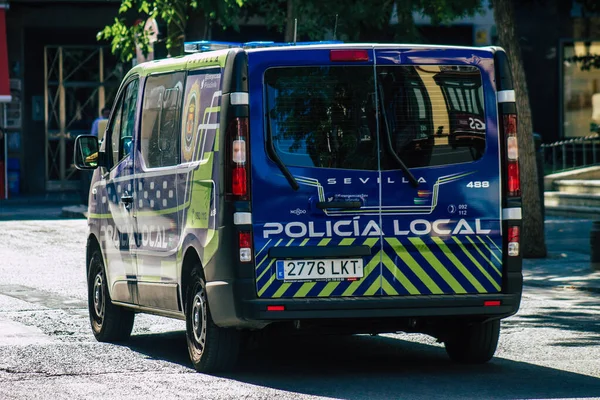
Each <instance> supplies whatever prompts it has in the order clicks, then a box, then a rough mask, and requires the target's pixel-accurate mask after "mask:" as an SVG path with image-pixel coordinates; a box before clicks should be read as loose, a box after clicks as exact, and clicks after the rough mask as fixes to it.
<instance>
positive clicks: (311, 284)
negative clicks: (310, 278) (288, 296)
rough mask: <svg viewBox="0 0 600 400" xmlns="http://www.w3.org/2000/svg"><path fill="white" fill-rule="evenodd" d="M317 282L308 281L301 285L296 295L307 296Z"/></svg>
mask: <svg viewBox="0 0 600 400" xmlns="http://www.w3.org/2000/svg"><path fill="white" fill-rule="evenodd" d="M316 284H317V282H306V283H304V284H302V286H300V289H298V291H297V292H296V293H294V297H305V296H306V295H307V294H308V292H310V290H311V289H312V288H313V287H314V286H315V285H316Z"/></svg>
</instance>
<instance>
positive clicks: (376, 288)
mask: <svg viewBox="0 0 600 400" xmlns="http://www.w3.org/2000/svg"><path fill="white" fill-rule="evenodd" d="M380 288H381V280H380V279H375V280H374V281H373V283H372V284H371V286H370V287H369V288H368V289H367V291H366V292H365V296H374V295H375V294H377V292H378V291H379V289H380Z"/></svg>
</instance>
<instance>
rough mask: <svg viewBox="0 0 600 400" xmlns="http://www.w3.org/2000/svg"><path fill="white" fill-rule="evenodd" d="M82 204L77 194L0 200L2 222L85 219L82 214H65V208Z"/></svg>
mask: <svg viewBox="0 0 600 400" xmlns="http://www.w3.org/2000/svg"><path fill="white" fill-rule="evenodd" d="M80 202H81V197H80V195H79V193H77V192H60V193H47V194H43V195H27V196H15V197H13V198H9V199H2V200H0V220H31V219H57V218H62V217H68V218H83V215H82V214H81V213H77V214H71V215H68V214H65V213H64V212H63V208H66V209H70V208H71V207H73V206H75V205H78V204H79V203H80ZM86 211H87V210H86Z"/></svg>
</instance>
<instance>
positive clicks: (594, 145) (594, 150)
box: [592, 140, 597, 164]
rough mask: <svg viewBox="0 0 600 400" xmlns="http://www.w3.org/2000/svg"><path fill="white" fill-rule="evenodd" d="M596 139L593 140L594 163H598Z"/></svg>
mask: <svg viewBox="0 0 600 400" xmlns="http://www.w3.org/2000/svg"><path fill="white" fill-rule="evenodd" d="M596 142H597V141H596V140H592V158H593V160H594V164H596V162H597V160H596Z"/></svg>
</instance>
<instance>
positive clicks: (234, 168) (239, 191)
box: [228, 117, 250, 200]
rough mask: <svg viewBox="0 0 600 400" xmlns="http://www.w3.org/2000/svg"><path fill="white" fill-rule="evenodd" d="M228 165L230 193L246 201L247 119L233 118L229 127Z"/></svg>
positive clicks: (247, 171)
mask: <svg viewBox="0 0 600 400" xmlns="http://www.w3.org/2000/svg"><path fill="white" fill-rule="evenodd" d="M228 133H229V135H228V137H229V141H230V142H229V163H230V168H231V169H230V171H231V172H230V177H231V193H232V194H233V195H234V196H238V197H239V199H240V200H247V199H248V173H249V160H250V158H249V145H248V118H247V117H244V118H235V119H234V120H233V121H232V123H231V125H230V126H229V132H228Z"/></svg>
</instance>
